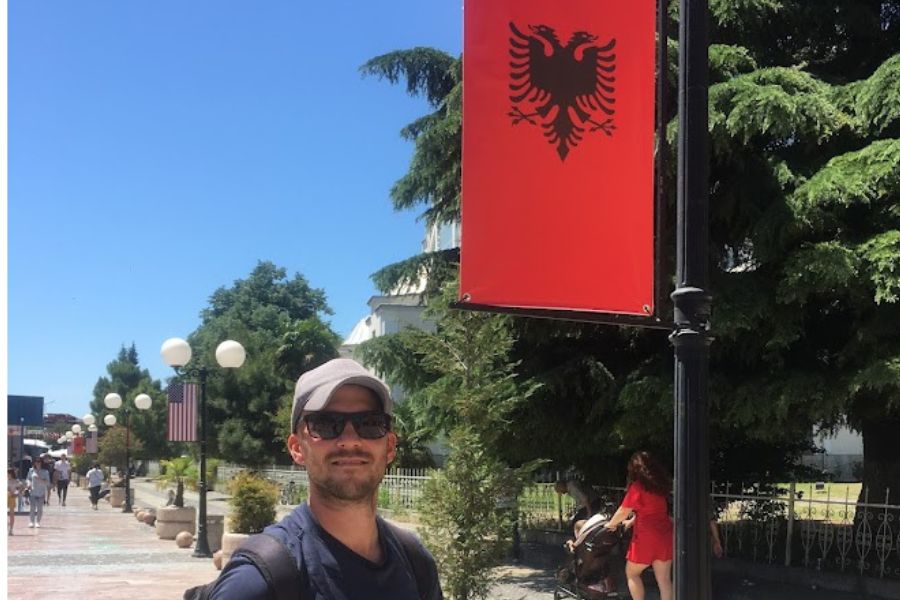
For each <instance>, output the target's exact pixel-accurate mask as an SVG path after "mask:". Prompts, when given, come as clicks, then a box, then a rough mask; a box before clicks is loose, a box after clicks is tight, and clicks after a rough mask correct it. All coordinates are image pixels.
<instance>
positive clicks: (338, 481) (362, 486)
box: [309, 464, 384, 504]
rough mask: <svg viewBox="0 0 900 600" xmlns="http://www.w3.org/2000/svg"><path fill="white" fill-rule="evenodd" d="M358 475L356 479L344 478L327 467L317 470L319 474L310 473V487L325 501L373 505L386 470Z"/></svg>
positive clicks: (374, 468) (321, 466) (323, 466)
mask: <svg viewBox="0 0 900 600" xmlns="http://www.w3.org/2000/svg"><path fill="white" fill-rule="evenodd" d="M372 467H373V470H372V471H370V472H368V473H365V474H362V473H360V474H358V475H357V476H355V477H346V476H342V475H341V474H340V473H338V472H335V471H333V470H332V468H331V467H330V466H329V465H327V464H324V465H320V469H316V470H317V471H319V473H313V472H312V471H309V481H310V485H311V486H312V487H314V488H315V489H316V491H317V492H318V494H319V495H320V497H321V498H322V499H323V500H336V501H339V502H345V503H351V504H372V503H374V501H375V498H376V495H377V494H378V486H379V484H380V483H381V480H382V479H383V478H384V469H383V468H382V469H378V468H377V466H376V465H375V464H373V465H372Z"/></svg>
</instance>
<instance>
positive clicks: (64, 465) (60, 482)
mask: <svg viewBox="0 0 900 600" xmlns="http://www.w3.org/2000/svg"><path fill="white" fill-rule="evenodd" d="M53 468H54V469H55V470H56V477H57V478H56V495H57V496H58V497H59V503H60V504H61V505H62V506H65V505H66V497H67V496H68V495H69V477H70V475H71V474H72V465H71V464H70V463H69V458H68V457H67V456H66V455H65V454H63V455H62V458H61V459H60V460H59V462H57V463H56V465H55V466H54V467H53Z"/></svg>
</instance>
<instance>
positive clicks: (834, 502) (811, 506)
mask: <svg viewBox="0 0 900 600" xmlns="http://www.w3.org/2000/svg"><path fill="white" fill-rule="evenodd" d="M789 485H790V484H786V483H785V484H779V487H784V488H788V487H789ZM861 488H862V483H831V482H825V485H824V486H823V487H822V489H816V484H815V483H811V482H807V483H798V484H797V487H796V494H797V496H800V494H801V493H802V494H803V495H802V496H800V497H799V499H797V500H796V502H795V504H794V514H795V515H796V517H797V518H798V519H825V518H826V517H827V520H828V521H830V522H831V523H840V522H842V521H850V522H852V521H853V517H854V515H855V513H856V499H857V498H858V497H859V491H860V489H861ZM781 498H784V499H787V498H788V494H784V495H782V496H781ZM826 501H827V502H828V504H825V502H826ZM869 502H877V500H874V499H871V498H870V499H869ZM845 503H846V504H845ZM845 511H846V514H845Z"/></svg>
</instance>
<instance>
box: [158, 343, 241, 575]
mask: <svg viewBox="0 0 900 600" xmlns="http://www.w3.org/2000/svg"><path fill="white" fill-rule="evenodd" d="M160 354H161V355H162V358H163V361H164V362H165V363H166V364H167V365H169V366H170V367H172V368H173V369H175V373H176V374H177V375H180V376H187V377H196V378H198V379H199V380H200V510H199V514H198V521H199V522H198V524H197V545H196V546H195V547H194V553H193V554H192V556H195V557H198V558H209V557H211V556H212V552H211V551H210V549H209V540H208V539H207V531H206V529H207V528H206V487H207V486H206V380H207V379H208V378H209V376H210V375H212V372H211V371H210V370H209V369H208V368H207V367H206V366H205V365H201V366H199V367H191V368H185V365H187V364H188V362H190V360H191V347H190V345H189V344H188V343H187V342H186V341H184V340H183V339H181V338H169V339H167V340H166V341H165V342H163V345H162V348H161V349H160ZM246 356H247V354H246V352H245V351H244V347H243V346H241V345H240V344H239V343H238V342H235V341H234V340H226V341H224V342H222V343H221V344H219V345H218V347H217V348H216V362H217V363H219V366H221V367H224V368H226V369H237V368H239V367H240V366H241V365H243V364H244V359H245V358H246Z"/></svg>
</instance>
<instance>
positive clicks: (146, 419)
mask: <svg viewBox="0 0 900 600" xmlns="http://www.w3.org/2000/svg"><path fill="white" fill-rule="evenodd" d="M106 372H107V376H105V377H100V378H99V379H98V380H97V383H96V384H95V385H94V394H93V399H92V400H91V403H90V406H91V414H93V415H94V416H95V417H96V418H97V426H98V428H99V430H100V433H101V435H103V434H105V432H106V425H104V423H103V417H104V416H105V415H107V414H113V415H115V417H116V423H117V425H121V426H124V425H125V408H126V407H128V408H129V411H130V414H129V429H130V430H131V431H132V433H133V434H134V435H135V436H136V437H137V438H138V439H140V440H141V442H142V446H143V447H142V448H139V449H136V451H135V453H134V454H132V456H133V457H136V458H151V459H159V458H165V457H168V456H171V455H172V453H173V452H175V451H177V447H175V446H173V445H171V444H169V443H168V442H166V394H165V392H164V391H163V390H162V388H161V386H160V382H159V381H158V380H155V379H153V378H152V377H150V372H149V371H147V369H141V367H140V362H139V360H138V353H137V349H136V348H135V346H134V344H132V345H131V346H130V347H128V348H125V347H124V346H123V347H122V348H121V349H120V350H119V354H118V356H116V359H115V360H114V361H112V362H110V363H109V364H108V365H107V366H106ZM113 392H115V393H117V394H119V395H120V396H121V397H122V406H121V407H119V408H118V409H116V410H110V409H108V408H106V405H104V403H103V399H104V398H106V395H107V394H110V393H113ZM139 394H147V395H149V396H150V398H151V399H152V401H153V403H152V404H151V405H150V408H149V409H147V410H137V409H136V408H135V407H134V399H135V397H137V396H138V395H139ZM123 431H124V429H123ZM123 439H124V438H123Z"/></svg>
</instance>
